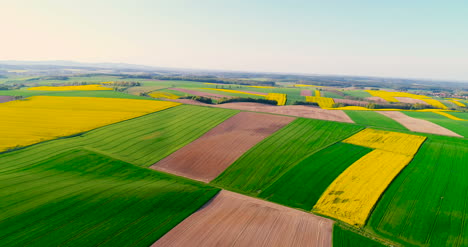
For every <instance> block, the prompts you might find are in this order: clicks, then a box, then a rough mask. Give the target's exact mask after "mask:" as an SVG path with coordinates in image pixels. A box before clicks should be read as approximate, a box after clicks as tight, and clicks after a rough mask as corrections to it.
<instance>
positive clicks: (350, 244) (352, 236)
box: [333, 224, 386, 247]
mask: <svg viewBox="0 0 468 247" xmlns="http://www.w3.org/2000/svg"><path fill="white" fill-rule="evenodd" d="M333 246H334V247H357V246H363V247H364V246H365V247H383V246H386V245H383V244H381V243H380V242H377V241H375V240H372V239H370V238H366V237H364V236H362V235H359V234H357V233H355V232H353V231H350V230H348V229H344V228H343V227H342V226H340V225H337V224H335V225H334V226H333Z"/></svg>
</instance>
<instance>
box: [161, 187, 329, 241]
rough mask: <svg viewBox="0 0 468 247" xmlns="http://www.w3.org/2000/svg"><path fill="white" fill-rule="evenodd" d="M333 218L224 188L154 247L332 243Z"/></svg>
mask: <svg viewBox="0 0 468 247" xmlns="http://www.w3.org/2000/svg"><path fill="white" fill-rule="evenodd" d="M332 226H333V221H332V220H330V219H326V218H322V217H319V216H316V215H313V214H309V213H306V212H302V211H299V210H295V209H292V208H288V207H284V206H280V205H277V204H274V203H271V202H267V201H263V200H259V199H255V198H250V197H247V196H244V195H240V194H237V193H233V192H229V191H224V190H223V191H221V192H220V193H219V194H218V195H216V196H215V197H214V199H212V200H211V201H210V202H208V203H207V204H206V205H205V206H203V207H202V208H201V209H200V210H198V211H197V212H195V213H194V214H192V215H191V216H190V217H188V218H187V219H185V220H184V221H182V222H181V223H180V224H179V225H177V226H176V227H175V228H173V229H172V230H171V231H169V232H168V233H167V234H166V235H164V236H163V237H162V238H161V239H159V240H158V241H157V242H155V243H154V244H153V245H152V246H153V247H159V246H181V247H182V246H183V247H185V246H246V247H247V246H249V247H250V246H281V247H283V246H331V244H332Z"/></svg>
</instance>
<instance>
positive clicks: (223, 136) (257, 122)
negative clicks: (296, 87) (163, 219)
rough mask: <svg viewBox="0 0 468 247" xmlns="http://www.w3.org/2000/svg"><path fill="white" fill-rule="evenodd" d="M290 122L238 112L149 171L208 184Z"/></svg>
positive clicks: (288, 119)
mask: <svg viewBox="0 0 468 247" xmlns="http://www.w3.org/2000/svg"><path fill="white" fill-rule="evenodd" d="M294 119H295V118H293V117H286V116H277V115H271V114H262V113H254V112H240V113H238V114H237V115H235V116H233V117H231V118H229V119H228V120H226V121H224V122H223V123H221V124H220V125H218V126H216V127H215V128H213V129H212V130H210V131H208V132H207V133H206V134H204V135H203V136H202V137H200V138H198V139H197V140H195V141H193V142H192V143H190V144H188V145H186V146H184V147H183V148H181V149H179V150H177V151H176V152H174V153H173V154H171V155H169V156H168V157H166V158H165V159H163V160H161V161H159V162H158V163H156V164H154V165H153V166H151V168H152V169H155V170H159V171H164V172H168V173H172V174H176V175H179V176H183V177H187V178H190V179H195V180H198V181H203V182H210V181H211V180H213V179H215V178H216V177H217V176H218V175H219V174H221V172H223V171H224V170H225V169H226V168H227V167H228V166H230V165H231V164H232V163H233V162H234V161H236V160H237V159H238V158H239V157H240V156H242V155H243V154H244V153H245V152H246V151H247V150H249V149H250V148H252V147H253V146H255V144H257V143H258V142H260V141H261V140H263V139H265V138H266V137H268V136H269V135H271V134H273V133H274V132H276V131H277V130H279V129H280V128H282V127H284V126H285V125H287V124H289V123H290V122H291V121H293V120H294Z"/></svg>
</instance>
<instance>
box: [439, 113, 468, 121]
mask: <svg viewBox="0 0 468 247" xmlns="http://www.w3.org/2000/svg"><path fill="white" fill-rule="evenodd" d="M433 112H434V113H437V114H439V115H442V116H444V117H447V118H450V119H452V120H457V121H468V120H465V119H461V118H458V117H455V116H454V115H451V114H449V113H446V112H443V111H433Z"/></svg>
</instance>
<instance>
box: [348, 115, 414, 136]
mask: <svg viewBox="0 0 468 247" xmlns="http://www.w3.org/2000/svg"><path fill="white" fill-rule="evenodd" d="M345 112H346V114H348V116H349V117H350V118H351V119H352V120H353V121H354V122H355V123H356V124H360V125H364V126H367V127H378V128H385V129H390V130H396V131H399V130H408V129H407V128H405V127H404V126H403V125H401V124H400V123H398V122H397V121H395V120H393V119H391V118H389V117H386V116H384V115H382V114H379V113H377V112H373V111H351V110H346V111H345Z"/></svg>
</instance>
